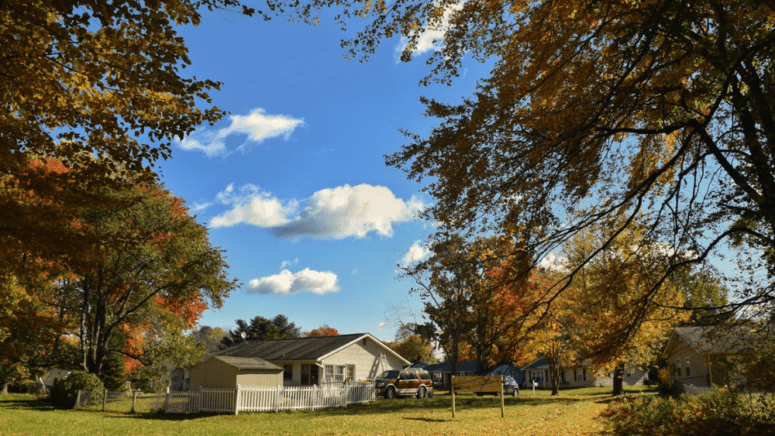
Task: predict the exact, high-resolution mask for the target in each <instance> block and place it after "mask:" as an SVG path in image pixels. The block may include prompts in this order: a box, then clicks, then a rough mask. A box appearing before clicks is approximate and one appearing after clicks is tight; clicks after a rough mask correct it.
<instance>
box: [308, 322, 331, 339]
mask: <svg viewBox="0 0 775 436" xmlns="http://www.w3.org/2000/svg"><path fill="white" fill-rule="evenodd" d="M304 336H306V337H308V338H309V337H315V336H339V332H338V331H337V330H336V329H335V328H333V327H330V326H329V325H328V324H323V325H322V326H320V327H318V328H316V329H313V330H310V331H308V332H304Z"/></svg>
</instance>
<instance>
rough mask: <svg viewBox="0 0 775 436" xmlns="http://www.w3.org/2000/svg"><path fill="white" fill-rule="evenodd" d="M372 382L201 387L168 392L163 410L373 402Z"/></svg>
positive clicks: (235, 409)
mask: <svg viewBox="0 0 775 436" xmlns="http://www.w3.org/2000/svg"><path fill="white" fill-rule="evenodd" d="M375 397H376V395H375V389H374V385H373V384H354V385H347V384H339V385H323V386H322V387H318V386H301V387H283V386H271V387H267V386H237V387H236V388H234V389H232V388H200V389H199V390H198V391H193V392H167V397H166V400H165V402H164V411H165V412H166V413H199V412H214V413H234V414H238V413H239V412H241V411H244V412H277V411H279V410H299V409H304V410H315V409H323V408H327V407H340V406H348V405H350V404H360V403H366V402H369V401H374V399H375Z"/></svg>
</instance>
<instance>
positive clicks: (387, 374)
mask: <svg viewBox="0 0 775 436" xmlns="http://www.w3.org/2000/svg"><path fill="white" fill-rule="evenodd" d="M379 378H387V379H393V378H398V371H385V372H383V373H382V375H380V376H379Z"/></svg>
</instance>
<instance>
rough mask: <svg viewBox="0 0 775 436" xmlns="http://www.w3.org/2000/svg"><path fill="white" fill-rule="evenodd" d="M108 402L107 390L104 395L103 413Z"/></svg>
mask: <svg viewBox="0 0 775 436" xmlns="http://www.w3.org/2000/svg"><path fill="white" fill-rule="evenodd" d="M107 401H108V390H107V389H105V393H104V394H103V395H102V411H103V412H104V411H105V403H107Z"/></svg>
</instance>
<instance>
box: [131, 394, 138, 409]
mask: <svg viewBox="0 0 775 436" xmlns="http://www.w3.org/2000/svg"><path fill="white" fill-rule="evenodd" d="M135 403H137V391H134V392H132V413H135Z"/></svg>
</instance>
